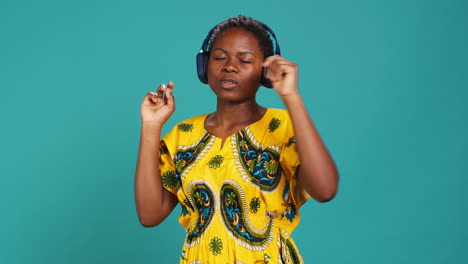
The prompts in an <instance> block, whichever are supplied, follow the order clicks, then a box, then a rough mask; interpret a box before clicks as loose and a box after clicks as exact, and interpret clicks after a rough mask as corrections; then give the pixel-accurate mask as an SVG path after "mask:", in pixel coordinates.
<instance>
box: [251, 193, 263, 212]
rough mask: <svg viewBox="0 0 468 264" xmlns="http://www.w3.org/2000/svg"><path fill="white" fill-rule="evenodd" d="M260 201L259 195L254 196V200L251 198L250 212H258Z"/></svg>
mask: <svg viewBox="0 0 468 264" xmlns="http://www.w3.org/2000/svg"><path fill="white" fill-rule="evenodd" d="M260 203H261V202H260V199H259V198H258V197H254V198H252V200H250V212H252V213H254V214H256V213H257V212H258V209H259V208H260Z"/></svg>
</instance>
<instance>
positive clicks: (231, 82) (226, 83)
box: [219, 78, 239, 89]
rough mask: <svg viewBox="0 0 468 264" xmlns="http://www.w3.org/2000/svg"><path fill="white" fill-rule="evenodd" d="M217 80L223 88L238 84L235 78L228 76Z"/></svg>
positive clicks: (230, 87)
mask: <svg viewBox="0 0 468 264" xmlns="http://www.w3.org/2000/svg"><path fill="white" fill-rule="evenodd" d="M219 82H220V83H221V86H222V87H223V88H224V89H232V88H234V87H236V86H238V85H239V83H238V82H237V81H236V80H234V79H230V78H224V79H221V80H220V81H219Z"/></svg>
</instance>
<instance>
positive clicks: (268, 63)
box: [262, 55, 283, 67]
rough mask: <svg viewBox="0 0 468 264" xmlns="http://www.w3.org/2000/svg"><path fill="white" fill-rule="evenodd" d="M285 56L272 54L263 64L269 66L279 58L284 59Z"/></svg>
mask: <svg viewBox="0 0 468 264" xmlns="http://www.w3.org/2000/svg"><path fill="white" fill-rule="evenodd" d="M282 58H283V57H281V56H279V55H273V56H270V57H268V58H266V59H265V61H264V62H263V64H262V66H263V67H268V66H270V64H271V63H273V62H274V61H275V60H279V59H282Z"/></svg>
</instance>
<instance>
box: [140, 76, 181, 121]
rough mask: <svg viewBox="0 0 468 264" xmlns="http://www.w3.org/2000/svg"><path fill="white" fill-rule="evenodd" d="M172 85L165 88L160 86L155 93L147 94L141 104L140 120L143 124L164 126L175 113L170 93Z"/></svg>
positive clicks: (162, 85) (171, 83) (172, 97)
mask: <svg viewBox="0 0 468 264" xmlns="http://www.w3.org/2000/svg"><path fill="white" fill-rule="evenodd" d="M173 89H174V83H173V82H169V83H168V84H167V86H166V85H165V84H161V85H160V86H158V89H157V90H156V92H148V93H147V94H146V96H145V97H144V98H143V102H142V103H141V120H142V122H143V123H148V122H149V123H152V124H156V125H160V126H162V125H164V123H166V121H167V120H168V119H169V117H170V116H171V115H172V113H174V111H175V102H174V96H173V94H172V91H173ZM163 94H164V96H163Z"/></svg>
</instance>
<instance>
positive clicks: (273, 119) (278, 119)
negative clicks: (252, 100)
mask: <svg viewBox="0 0 468 264" xmlns="http://www.w3.org/2000/svg"><path fill="white" fill-rule="evenodd" d="M264 119H265V124H266V125H267V128H268V130H269V131H270V132H275V131H277V133H279V134H282V133H284V132H285V130H289V129H291V128H292V122H291V117H290V116H289V112H288V111H287V110H284V109H275V108H268V111H267V112H266V114H265V118H264Z"/></svg>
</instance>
